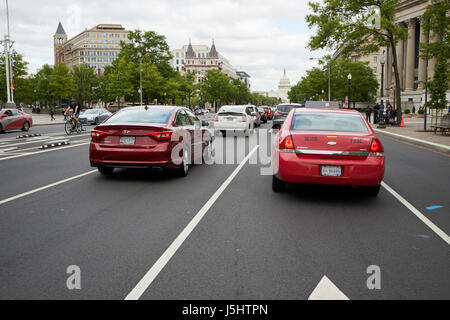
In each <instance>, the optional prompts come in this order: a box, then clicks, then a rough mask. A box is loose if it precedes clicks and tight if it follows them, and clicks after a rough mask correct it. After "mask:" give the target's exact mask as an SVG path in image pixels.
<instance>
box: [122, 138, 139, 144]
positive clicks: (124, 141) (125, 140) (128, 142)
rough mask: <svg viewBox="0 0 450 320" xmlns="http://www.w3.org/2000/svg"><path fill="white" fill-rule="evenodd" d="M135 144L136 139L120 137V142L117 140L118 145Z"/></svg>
mask: <svg viewBox="0 0 450 320" xmlns="http://www.w3.org/2000/svg"><path fill="white" fill-rule="evenodd" d="M135 142H136V137H120V140H119V143H120V144H126V145H130V144H135Z"/></svg>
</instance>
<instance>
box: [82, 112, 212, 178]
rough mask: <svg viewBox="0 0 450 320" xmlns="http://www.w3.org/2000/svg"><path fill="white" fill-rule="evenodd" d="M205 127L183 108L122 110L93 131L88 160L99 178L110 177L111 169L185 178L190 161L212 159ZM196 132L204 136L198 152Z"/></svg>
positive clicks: (210, 139)
mask: <svg viewBox="0 0 450 320" xmlns="http://www.w3.org/2000/svg"><path fill="white" fill-rule="evenodd" d="M207 126H208V123H207V122H206V121H200V120H199V119H198V118H197V117H196V116H195V115H194V114H193V113H192V112H191V111H190V110H189V109H187V108H184V107H176V106H156V105H155V106H151V107H147V106H137V107H127V108H123V109H121V110H120V111H119V112H117V113H116V114H114V115H112V116H111V117H110V118H108V119H107V120H106V121H105V122H103V123H101V124H100V125H98V126H96V127H95V128H94V130H92V132H91V138H92V140H91V144H90V148H89V160H90V162H91V166H93V167H97V168H98V171H99V172H100V173H101V174H111V173H112V172H113V170H114V168H150V169H152V170H158V171H161V170H165V169H170V170H174V171H175V172H176V173H177V174H178V175H179V176H186V175H187V174H188V170H189V165H190V164H191V163H192V162H193V161H197V160H199V158H200V161H201V158H203V159H205V158H209V157H210V156H211V141H212V137H211V133H210V132H209V131H208V128H207ZM196 129H198V130H201V132H202V135H203V136H206V138H205V139H202V140H201V149H199V148H198V144H197V141H196V140H195V139H194V131H195V130H196ZM185 134H189V136H188V137H186V136H185ZM180 137H182V138H181V139H180ZM175 148H177V149H175ZM178 149H179V150H178ZM172 153H174V154H175V157H174V158H173V157H172ZM191 159H192V161H191Z"/></svg>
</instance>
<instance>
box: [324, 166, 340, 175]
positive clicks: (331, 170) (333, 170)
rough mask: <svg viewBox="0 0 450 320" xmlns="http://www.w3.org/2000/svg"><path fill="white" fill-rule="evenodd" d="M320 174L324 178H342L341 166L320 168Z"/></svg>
mask: <svg viewBox="0 0 450 320" xmlns="http://www.w3.org/2000/svg"><path fill="white" fill-rule="evenodd" d="M320 174H321V175H322V176H324V177H340V176H342V167H341V166H320Z"/></svg>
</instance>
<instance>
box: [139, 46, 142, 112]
mask: <svg viewBox="0 0 450 320" xmlns="http://www.w3.org/2000/svg"><path fill="white" fill-rule="evenodd" d="M138 56H139V101H140V104H141V106H142V53H141V52H138Z"/></svg>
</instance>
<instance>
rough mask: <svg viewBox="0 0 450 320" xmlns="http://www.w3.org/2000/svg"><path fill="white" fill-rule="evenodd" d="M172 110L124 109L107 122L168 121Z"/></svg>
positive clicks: (150, 108)
mask: <svg viewBox="0 0 450 320" xmlns="http://www.w3.org/2000/svg"><path fill="white" fill-rule="evenodd" d="M171 115H172V110H164V109H152V107H149V108H148V109H147V110H145V109H144V108H139V109H122V110H120V112H117V113H116V114H115V115H113V116H112V117H111V118H109V119H108V120H107V121H106V122H105V123H118V122H141V123H167V121H169V118H170V116H171Z"/></svg>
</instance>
